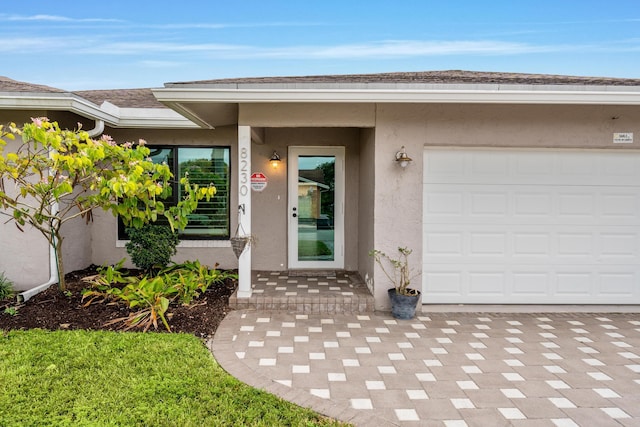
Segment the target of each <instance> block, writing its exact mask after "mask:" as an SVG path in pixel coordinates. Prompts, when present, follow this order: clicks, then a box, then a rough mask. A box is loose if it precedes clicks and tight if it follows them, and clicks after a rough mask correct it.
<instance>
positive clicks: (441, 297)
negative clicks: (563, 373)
mask: <svg viewBox="0 0 640 427" xmlns="http://www.w3.org/2000/svg"><path fill="white" fill-rule="evenodd" d="M424 167H425V173H424V184H423V187H424V211H423V212H424V223H423V230H424V231H423V233H424V236H423V237H424V238H423V242H424V247H423V280H424V282H423V291H424V295H423V302H424V303H427V304H428V303H480V304H482V303H486V304H510V303H511V304H638V303H640V250H639V248H640V153H639V154H636V153H630V152H628V151H625V152H622V151H601V150H597V151H596V150H594V151H569V150H567V151H561V150H536V151H534V150H445V149H426V150H425V153H424Z"/></svg>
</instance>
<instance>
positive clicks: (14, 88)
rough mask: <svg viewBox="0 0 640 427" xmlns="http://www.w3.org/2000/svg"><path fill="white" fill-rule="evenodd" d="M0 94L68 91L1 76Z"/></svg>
mask: <svg viewBox="0 0 640 427" xmlns="http://www.w3.org/2000/svg"><path fill="white" fill-rule="evenodd" d="M0 92H38V93H43V92H44V93H64V92H66V91H64V90H62V89H58V88H55V87H51V86H44V85H37V84H33V83H27V82H20V81H17V80H13V79H10V78H9V77H5V76H0Z"/></svg>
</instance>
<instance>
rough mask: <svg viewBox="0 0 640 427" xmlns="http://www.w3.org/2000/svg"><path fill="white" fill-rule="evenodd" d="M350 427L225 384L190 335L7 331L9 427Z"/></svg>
mask: <svg viewBox="0 0 640 427" xmlns="http://www.w3.org/2000/svg"><path fill="white" fill-rule="evenodd" d="M40 425H47V426H72V425H73V426H149V425H154V426H243V425H250V426H316V425H319V426H329V425H331V426H344V425H345V424H340V423H337V422H335V421H332V420H328V419H325V418H323V417H322V416H320V415H318V414H316V413H314V412H313V411H310V410H307V409H302V408H300V407H298V406H295V405H293V404H291V403H288V402H285V401H283V400H282V399H279V398H277V397H275V396H273V395H270V394H268V393H265V392H261V391H258V390H256V389H254V388H252V387H249V386H247V385H245V384H242V383H240V382H239V381H238V380H236V379H235V378H233V377H231V376H230V375H228V374H226V373H225V372H224V371H223V370H222V368H220V366H219V365H218V364H217V363H216V362H215V360H214V359H213V357H212V356H211V353H209V351H208V350H207V349H206V348H205V346H204V345H203V344H202V342H200V341H199V340H198V339H197V338H196V337H194V336H192V335H187V334H153V333H146V334H142V333H118V332H100V331H98V332H89V331H55V332H46V331H42V330H28V331H11V332H3V331H2V330H0V426H6V427H9V426H40Z"/></svg>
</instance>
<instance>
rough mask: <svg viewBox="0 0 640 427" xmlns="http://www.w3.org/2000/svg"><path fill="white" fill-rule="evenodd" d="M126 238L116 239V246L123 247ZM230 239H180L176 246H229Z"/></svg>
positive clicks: (126, 241)
mask: <svg viewBox="0 0 640 427" xmlns="http://www.w3.org/2000/svg"><path fill="white" fill-rule="evenodd" d="M127 243H129V241H128V240H116V248H124V247H125V245H126V244H127ZM230 247H231V241H230V240H181V241H180V243H179V244H178V248H230Z"/></svg>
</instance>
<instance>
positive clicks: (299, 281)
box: [229, 270, 374, 314]
mask: <svg viewBox="0 0 640 427" xmlns="http://www.w3.org/2000/svg"><path fill="white" fill-rule="evenodd" d="M237 294H238V291H236V292H234V293H233V295H231V297H230V298H229V306H231V307H232V308H235V309H247V308H252V309H257V310H270V311H287V312H291V313H304V314H322V313H329V314H331V313H334V314H335V313H338V314H342V313H372V312H373V311H374V302H373V295H371V292H369V289H368V288H367V286H366V285H365V283H364V281H363V280H362V278H361V277H360V275H359V274H358V273H357V272H352V271H343V270H339V271H333V270H331V271H323V272H317V271H313V272H311V271H252V272H251V296H250V297H249V298H238V295H237Z"/></svg>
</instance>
